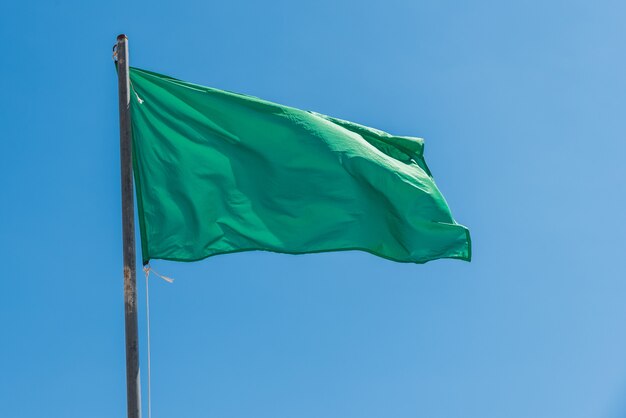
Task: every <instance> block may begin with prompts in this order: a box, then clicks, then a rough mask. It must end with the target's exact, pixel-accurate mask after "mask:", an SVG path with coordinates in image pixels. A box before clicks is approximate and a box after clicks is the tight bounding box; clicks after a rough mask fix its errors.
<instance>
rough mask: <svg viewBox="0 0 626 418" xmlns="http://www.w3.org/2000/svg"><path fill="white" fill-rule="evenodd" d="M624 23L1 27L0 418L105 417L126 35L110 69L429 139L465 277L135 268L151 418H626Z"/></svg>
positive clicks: (329, 18)
mask: <svg viewBox="0 0 626 418" xmlns="http://www.w3.org/2000/svg"><path fill="white" fill-rule="evenodd" d="M625 13H626V6H625V4H624V3H623V2H619V1H605V0H601V1H596V2H583V1H554V0H548V1H525V2H521V1H520V2H495V1H469V2H452V1H437V2H434V1H433V2H420V1H385V2H381V3H379V2H371V1H368V0H366V1H362V2H343V1H339V2H331V1H325V0H324V1H317V2H293V1H292V2H269V3H265V2H251V1H250V2H241V1H231V2H216V3H215V2H202V1H186V0H181V1H178V2H170V3H169V4H163V3H159V2H137V1H132V2H122V1H109V2H79V1H75V2H71V1H64V2H61V1H56V2H43V1H39V2H29V1H25V2H3V3H2V5H1V6H0V34H1V35H2V39H3V45H2V53H1V56H2V66H1V67H0V68H1V69H0V75H1V77H0V87H1V91H2V97H3V100H2V101H0V122H1V123H2V135H1V138H0V170H1V171H0V174H1V175H0V192H1V193H2V196H3V199H2V203H1V204H0V254H1V255H0V261H1V263H0V267H1V271H2V273H1V274H2V291H0V332H1V335H2V337H1V338H0V416H3V417H12V418H22V417H27V418H30V417H42V416H45V417H63V418H68V417H85V416H89V417H92V418H98V417H114V416H119V417H121V416H124V414H125V411H126V409H125V371H124V335H123V332H124V329H123V304H122V276H121V264H122V260H121V224H120V190H119V149H118V146H119V139H118V132H119V131H118V119H117V117H118V116H117V96H116V95H117V88H116V75H115V71H114V67H113V63H112V61H111V47H112V45H113V43H114V42H115V37H116V36H117V34H118V33H122V32H123V33H126V34H127V35H128V37H129V39H130V53H131V58H130V59H131V65H134V66H138V67H141V68H145V69H149V70H153V71H158V72H161V73H164V74H168V75H171V76H174V77H177V78H182V79H185V80H188V81H192V82H196V83H199V84H204V85H208V86H213V87H217V88H221V89H226V90H232V91H237V92H241V93H246V94H251V95H255V96H259V97H262V98H265V99H268V100H272V101H276V102H279V103H283V104H287V105H291V106H295V107H300V108H304V109H309V110H315V111H318V112H320V113H325V114H329V115H333V116H336V117H340V118H343V119H349V120H352V121H355V122H359V123H362V124H366V125H369V126H373V127H376V128H379V129H383V130H386V131H389V132H391V133H394V134H398V135H414V136H420V137H424V138H425V139H426V158H427V161H428V164H429V167H430V168H431V170H432V172H433V174H434V176H435V179H436V181H437V184H438V186H439V187H440V189H441V190H442V192H443V193H444V194H445V196H446V198H447V200H448V202H449V204H450V206H451V208H452V211H453V213H454V215H455V217H456V219H457V220H458V221H459V222H460V223H462V224H464V225H467V226H468V227H469V228H470V230H471V231H472V238H473V244H474V248H473V256H474V259H473V261H472V262H471V263H464V262H460V261H455V260H440V261H435V262H431V263H428V264H425V265H407V264H396V263H393V262H390V261H387V260H384V259H380V258H376V257H374V256H372V255H369V254H365V253H358V252H349V253H330V254H316V255H306V256H287V255H279V254H271V253H262V252H253V253H242V254H234V255H225V256H220V257H215V258H211V259H208V260H204V261H202V262H197V263H190V264H185V263H173V262H159V261H155V262H153V263H152V264H153V267H154V268H156V270H158V271H159V272H161V273H164V274H166V275H168V276H173V277H175V278H176V282H175V283H174V284H168V283H165V282H164V281H161V280H158V279H152V282H151V288H150V294H151V308H152V366H153V380H152V395H153V402H152V403H153V417H154V418H160V417H173V416H176V417H233V418H235V417H252V416H254V417H255V418H264V417H267V418H270V417H271V418H280V417H289V418H291V417H299V418H308V417H311V418H318V417H324V418H334V417H342V418H345V417H359V418H370V417H372V418H379V417H392V418H405V417H406V418H408V417H428V418H439V417H480V418H491V417H493V418H502V417H507V418H518V417H519V418H528V417H533V418H541V417H546V418H554V417H567V418H578V417H580V418H589V417H603V418H604V417H606V418H618V417H624V416H626V355H625V354H624V353H626V326H625V325H624V323H625V320H626V303H624V300H625V295H626V274H624V264H623V262H624V256H625V250H626V243H625V239H624V237H625V236H626V225H625V222H624V220H625V216H626V215H625V214H626V197H625V195H624V180H625V179H626V167H625V165H624V164H623V161H622V160H623V158H624V155H626V141H625V140H624V138H625V136H626V122H625V121H626V118H625V116H624V115H625V114H626V113H625V112H626V106H625V105H624V98H625V97H626V76H625V74H626V55H625V54H624V48H623V46H624V43H625V41H626V26H624V24H623V20H624V16H625ZM142 279H143V278H142V276H141V275H140V276H139V293H140V301H141V305H140V308H141V311H140V327H141V329H140V333H141V334H140V337H141V344H142V346H141V347H142V359H141V360H142V372H143V374H142V377H143V380H144V401H145V395H146V394H145V388H146V385H145V379H146V373H145V365H146V361H145V360H146V359H145V347H146V345H145V321H144V314H145V312H144V307H145V305H144V304H143V297H144V290H145V289H144V287H143V281H142ZM145 406H146V405H145V403H144V415H145V414H146V412H147V411H146V408H145Z"/></svg>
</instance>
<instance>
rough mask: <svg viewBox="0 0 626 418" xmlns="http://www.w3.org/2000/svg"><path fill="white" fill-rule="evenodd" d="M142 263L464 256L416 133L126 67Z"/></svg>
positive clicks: (463, 234) (463, 240) (460, 231)
mask: <svg viewBox="0 0 626 418" xmlns="http://www.w3.org/2000/svg"><path fill="white" fill-rule="evenodd" d="M130 80H131V109H130V112H131V120H132V134H133V166H134V172H135V184H136V188H137V205H138V210H139V223H140V229H141V247H142V254H143V260H144V263H147V262H148V260H150V259H164V260H177V261H194V260H200V259H203V258H206V257H209V256H212V255H216V254H225V253H232V252H237V251H250V250H265V251H274V252H280V253H289V254H302V253H315V252H322V251H339V250H362V251H367V252H370V253H372V254H375V255H378V256H380V257H385V258H388V259H391V260H395V261H404V262H415V263H423V262H426V261H429V260H433V259H437V258H459V259H463V260H468V261H469V260H470V254H471V250H470V237H469V231H468V230H467V229H466V228H465V227H463V226H461V225H459V224H457V223H456V222H455V221H454V219H453V218H452V215H451V214H450V210H449V209H448V206H447V204H446V201H445V200H444V198H443V196H442V195H441V193H440V192H439V190H438V189H437V187H436V186H435V182H434V181H433V178H432V176H431V173H430V171H429V170H428V167H427V166H426V162H425V161H424V156H423V148H424V144H423V140H422V139H420V138H413V137H404V136H393V135H389V134H387V133H385V132H382V131H379V130H376V129H372V128H368V127H365V126H362V125H358V124H356V123H352V122H347V121H344V120H340V119H335V118H332V117H329V116H325V115H321V114H318V113H315V112H308V111H304V110H299V109H294V108H292V107H288V106H282V105H278V104H275V103H271V102H268V101H265V100H261V99H258V98H255V97H250V96H245V95H241V94H235V93H231V92H227V91H222V90H217V89H214V88H209V87H203V86H199V85H196V84H192V83H188V82H184V81H180V80H176V79H173V78H171V77H167V76H164V75H160V74H156V73H153V72H148V71H144V70H140V69H137V68H131V69H130Z"/></svg>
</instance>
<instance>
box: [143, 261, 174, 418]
mask: <svg viewBox="0 0 626 418" xmlns="http://www.w3.org/2000/svg"><path fill="white" fill-rule="evenodd" d="M151 271H152V272H153V273H154V274H156V275H157V276H158V277H160V278H161V279H163V280H165V281H166V282H168V283H174V279H171V278H169V277H166V276H163V275H160V274H159V273H157V272H156V271H154V270H153V269H152V268H151V267H150V264H146V265H145V266H144V267H143V272H144V273H145V275H146V329H147V332H148V344H147V346H148V418H152V394H151V389H152V388H151V387H150V380H151V379H150V377H151V370H150V292H149V288H150V286H149V285H148V284H149V278H150V272H151Z"/></svg>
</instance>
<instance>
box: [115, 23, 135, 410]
mask: <svg viewBox="0 0 626 418" xmlns="http://www.w3.org/2000/svg"><path fill="white" fill-rule="evenodd" d="M117 82H118V93H119V107H120V159H121V168H122V241H123V255H124V321H125V325H126V327H125V330H126V399H127V405H128V418H140V417H141V395H140V393H141V385H140V382H139V337H138V335H137V285H136V268H135V211H134V201H133V163H132V142H131V131H130V88H129V84H130V82H129V79H128V38H126V35H119V36H118V37H117Z"/></svg>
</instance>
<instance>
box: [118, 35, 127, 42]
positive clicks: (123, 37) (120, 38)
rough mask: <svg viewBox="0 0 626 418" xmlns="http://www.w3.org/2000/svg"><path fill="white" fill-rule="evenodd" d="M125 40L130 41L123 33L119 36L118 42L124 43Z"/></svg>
mask: <svg viewBox="0 0 626 418" xmlns="http://www.w3.org/2000/svg"><path fill="white" fill-rule="evenodd" d="M124 39H128V37H127V36H126V35H124V34H123V33H120V34H119V35H117V40H118V41H122V40H124Z"/></svg>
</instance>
